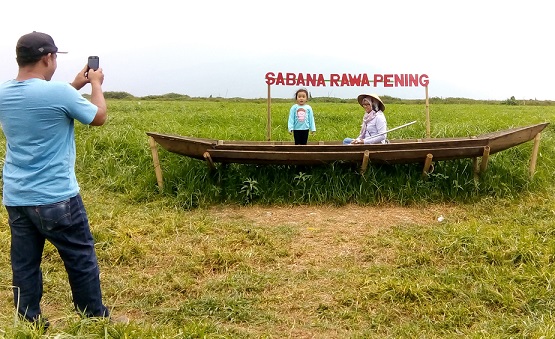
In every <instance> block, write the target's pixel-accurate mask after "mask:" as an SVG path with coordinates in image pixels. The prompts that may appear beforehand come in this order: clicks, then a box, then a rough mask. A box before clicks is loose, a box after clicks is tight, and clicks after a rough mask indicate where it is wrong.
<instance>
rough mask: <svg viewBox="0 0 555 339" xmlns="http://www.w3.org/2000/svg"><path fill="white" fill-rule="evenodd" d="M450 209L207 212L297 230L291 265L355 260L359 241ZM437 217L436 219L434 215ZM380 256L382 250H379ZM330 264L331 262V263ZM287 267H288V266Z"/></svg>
mask: <svg viewBox="0 0 555 339" xmlns="http://www.w3.org/2000/svg"><path fill="white" fill-rule="evenodd" d="M455 214H456V207H454V206H447V205H432V206H427V207H425V208H415V207H397V206H395V207H383V206H379V207H377V206H357V205H347V206H341V207H332V206H295V207H275V206H269V207H259V206H252V207H224V208H218V209H214V211H213V212H212V215H213V216H215V217H217V218H221V219H222V220H235V221H241V222H247V223H249V224H252V225H254V226H257V227H275V226H284V225H285V226H289V227H292V228H295V229H296V230H297V231H298V234H297V236H296V238H295V240H294V241H293V242H292V248H291V250H292V251H293V252H294V253H295V256H294V257H295V260H294V262H292V263H290V264H291V266H294V267H297V268H299V269H302V267H304V266H305V265H308V264H310V265H314V264H316V265H320V264H323V265H329V264H332V262H336V261H338V259H339V260H341V258H343V259H348V258H351V259H354V260H358V259H360V257H361V256H362V255H363V253H364V248H363V247H364V246H365V244H364V242H363V241H361V240H362V239H367V238H368V237H369V236H372V235H374V234H376V233H377V232H379V231H380V230H383V229H387V228H390V227H394V226H409V227H410V226H411V225H412V226H418V225H433V224H434V223H440V222H442V221H439V220H442V219H441V218H445V220H447V219H446V218H449V216H451V215H455ZM438 218H440V219H438ZM383 254H384V255H386V254H385V253H383ZM332 265H333V264H332ZM290 268H293V267H290Z"/></svg>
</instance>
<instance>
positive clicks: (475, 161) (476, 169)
mask: <svg viewBox="0 0 555 339" xmlns="http://www.w3.org/2000/svg"><path fill="white" fill-rule="evenodd" d="M472 170H473V172H474V180H478V174H479V173H480V167H479V165H478V158H476V157H474V158H472Z"/></svg>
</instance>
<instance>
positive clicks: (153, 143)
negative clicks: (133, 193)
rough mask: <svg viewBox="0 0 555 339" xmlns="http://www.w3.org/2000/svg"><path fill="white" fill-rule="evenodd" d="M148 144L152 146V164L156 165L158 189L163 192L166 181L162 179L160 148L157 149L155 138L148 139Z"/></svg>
mask: <svg viewBox="0 0 555 339" xmlns="http://www.w3.org/2000/svg"><path fill="white" fill-rule="evenodd" d="M148 143H149V144H150V151H151V152H152V162H153V163H154V173H156V182H157V183H158V189H159V190H162V189H163V188H164V181H163V178H162V168H161V167H160V160H159V159H158V148H156V141H155V140H154V138H153V137H151V136H149V137H148Z"/></svg>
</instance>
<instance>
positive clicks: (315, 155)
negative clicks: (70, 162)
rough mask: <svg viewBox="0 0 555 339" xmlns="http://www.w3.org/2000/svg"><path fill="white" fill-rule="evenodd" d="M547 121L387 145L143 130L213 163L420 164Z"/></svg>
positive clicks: (512, 141)
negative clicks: (223, 137) (303, 142)
mask: <svg viewBox="0 0 555 339" xmlns="http://www.w3.org/2000/svg"><path fill="white" fill-rule="evenodd" d="M547 125H549V123H540V124H536V125H530V126H525V127H517V128H511V129H507V130H502V131H497V132H492V133H486V134H482V135H479V136H473V137H460V138H433V139H399V140H390V142H389V143H388V144H372V145H343V144H342V143H341V141H325V142H324V141H319V142H309V144H307V145H302V146H299V145H294V144H293V142H288V141H234V140H215V139H205V138H193V137H186V136H178V135H169V134H161V133H155V132H147V135H148V136H149V137H151V138H152V139H154V141H156V142H157V143H158V144H160V145H161V146H162V147H163V148H164V149H166V150H168V151H170V152H173V153H176V154H180V155H184V156H188V157H191V158H195V159H201V160H206V161H208V162H209V163H210V164H214V163H244V164H287V165H317V164H325V163H331V162H335V161H346V162H355V163H362V164H364V163H367V162H370V163H384V164H399V163H424V162H426V160H427V159H428V158H430V156H431V157H432V159H433V160H434V161H441V160H453V159H463V158H476V157H482V156H484V154H485V153H487V154H488V155H489V154H494V153H497V152H500V151H503V150H506V149H508V148H511V147H514V146H516V145H519V144H522V143H525V142H527V141H530V140H532V139H534V138H535V137H536V136H537V135H538V134H539V133H540V132H542V131H543V130H544V129H545V128H546V127H547Z"/></svg>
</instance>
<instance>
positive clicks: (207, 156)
mask: <svg viewBox="0 0 555 339" xmlns="http://www.w3.org/2000/svg"><path fill="white" fill-rule="evenodd" d="M202 156H203V157H204V159H205V160H206V163H207V164H208V167H209V168H210V169H211V170H213V169H215V168H216V166H214V161H213V160H212V157H211V156H210V153H208V152H204V154H203V155H202Z"/></svg>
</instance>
